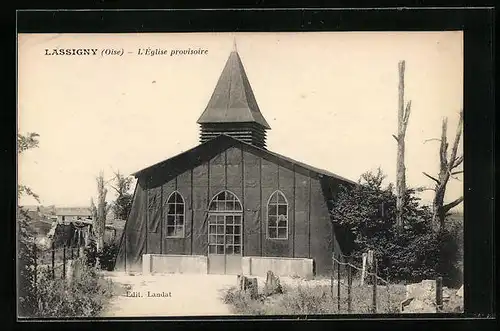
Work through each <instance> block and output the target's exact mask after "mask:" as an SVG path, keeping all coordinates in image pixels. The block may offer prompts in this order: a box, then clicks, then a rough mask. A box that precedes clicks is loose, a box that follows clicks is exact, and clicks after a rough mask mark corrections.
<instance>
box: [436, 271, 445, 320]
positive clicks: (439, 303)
mask: <svg viewBox="0 0 500 331" xmlns="http://www.w3.org/2000/svg"><path fill="white" fill-rule="evenodd" d="M436 309H437V311H438V312H441V311H442V309H443V277H437V278H436Z"/></svg>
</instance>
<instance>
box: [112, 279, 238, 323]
mask: <svg viewBox="0 0 500 331" xmlns="http://www.w3.org/2000/svg"><path fill="white" fill-rule="evenodd" d="M107 278H110V279H111V280H112V281H113V282H116V283H120V284H123V285H128V286H127V287H128V288H129V290H128V292H127V291H125V290H124V291H123V293H117V296H115V297H114V298H113V299H112V300H111V302H110V306H109V307H108V309H106V311H105V313H104V314H103V316H105V317H139V316H140V317H142V316H204V315H205V316H208V315H231V313H230V311H229V306H228V305H226V304H224V303H223V302H222V300H221V298H220V295H221V294H220V292H221V291H223V290H224V289H225V288H228V287H230V286H233V285H235V284H236V276H229V275H182V274H165V275H152V276H142V275H140V274H136V275H135V276H131V275H128V274H126V273H118V272H116V273H114V272H113V273H109V274H108V275H107Z"/></svg>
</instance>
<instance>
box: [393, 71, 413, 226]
mask: <svg viewBox="0 0 500 331" xmlns="http://www.w3.org/2000/svg"><path fill="white" fill-rule="evenodd" d="M404 73H405V61H401V62H399V89H398V134H397V136H394V135H393V137H394V139H396V141H397V143H398V152H397V160H396V211H397V213H396V226H397V227H401V226H402V225H403V207H404V198H405V194H406V168H405V135H406V127H407V125H408V119H409V117H410V109H411V108H410V107H411V102H408V104H407V105H406V109H405V106H404V89H405V86H404Z"/></svg>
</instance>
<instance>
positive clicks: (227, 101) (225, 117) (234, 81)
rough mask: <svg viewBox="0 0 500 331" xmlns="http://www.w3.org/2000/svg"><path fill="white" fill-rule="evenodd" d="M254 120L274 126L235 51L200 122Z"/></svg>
mask: <svg viewBox="0 0 500 331" xmlns="http://www.w3.org/2000/svg"><path fill="white" fill-rule="evenodd" d="M235 122H240V123H241V122H253V123H258V124H260V125H262V126H263V127H265V128H266V129H271V127H270V126H269V124H268V123H267V121H266V120H265V119H264V116H262V113H261V112H260V109H259V106H258V105H257V101H256V100H255V96H254V94H253V91H252V88H251V86H250V82H249V81H248V78H247V75H246V72H245V68H244V67H243V63H242V62H241V59H240V56H239V54H238V52H237V51H236V50H234V51H232V52H231V54H230V55H229V58H228V59H227V62H226V65H225V67H224V69H223V70H222V73H221V75H220V77H219V80H218V82H217V85H216V86H215V89H214V92H213V94H212V97H211V98H210V101H209V102H208V105H207V107H206V108H205V111H204V112H203V113H202V114H201V116H200V118H199V119H198V121H197V123H198V124H205V123H235Z"/></svg>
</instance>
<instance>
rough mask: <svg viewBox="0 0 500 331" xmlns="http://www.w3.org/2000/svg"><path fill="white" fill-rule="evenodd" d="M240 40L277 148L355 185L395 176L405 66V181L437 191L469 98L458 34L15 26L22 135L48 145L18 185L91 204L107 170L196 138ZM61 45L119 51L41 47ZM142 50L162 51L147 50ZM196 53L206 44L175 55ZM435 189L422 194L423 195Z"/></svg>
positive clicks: (454, 186)
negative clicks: (21, 29) (436, 178)
mask: <svg viewBox="0 0 500 331" xmlns="http://www.w3.org/2000/svg"><path fill="white" fill-rule="evenodd" d="M234 42H236V45H237V49H238V53H239V55H240V57H241V59H242V62H243V65H244V67H245V70H246V73H247V76H248V79H249V81H250V84H251V86H252V89H253V91H254V94H255V96H256V99H257V103H258V105H259V108H260V110H261V112H262V114H263V116H264V117H265V118H266V120H267V122H268V123H269V124H270V126H271V130H270V131H268V138H267V146H268V149H269V150H272V151H274V152H276V153H279V154H283V155H286V156H288V157H291V158H293V159H296V160H298V161H301V162H304V163H307V164H310V165H312V166H315V167H318V168H322V169H326V170H328V171H331V172H334V173H336V174H338V175H340V176H342V177H345V178H349V179H351V180H354V181H357V180H358V179H359V176H360V175H361V174H362V173H364V172H366V171H370V170H376V169H377V168H378V167H380V168H381V169H382V170H383V172H384V173H385V174H386V175H387V178H386V184H387V183H389V182H392V183H394V182H395V178H396V150H397V144H396V141H395V140H394V138H393V137H392V134H395V133H396V132H397V109H398V62H399V61H401V60H405V61H406V71H405V99H406V101H409V100H411V102H412V107H411V115H410V119H409V124H408V128H407V132H406V155H405V159H406V169H407V172H406V177H407V184H408V186H425V187H429V188H431V187H433V185H434V183H433V182H432V180H430V179H428V178H427V177H425V176H424V175H423V174H422V172H427V173H429V174H433V175H435V174H437V172H438V167H439V157H438V155H439V154H438V151H439V142H438V141H434V140H431V141H426V140H428V139H434V138H439V137H440V135H441V122H442V120H443V118H445V117H446V118H448V140H449V141H450V144H451V141H452V140H453V139H454V136H455V131H456V128H457V123H458V116H459V115H458V114H459V111H460V109H461V107H462V105H463V34H462V32H461V31H448V32H306V33H304V32H300V33H236V34H235V33H183V34H181V33H149V34H139V33H137V34H36V35H31V34H20V35H18V132H19V133H21V134H25V133H27V132H36V133H38V134H39V135H40V137H39V141H40V144H39V147H38V148H36V149H32V150H29V151H26V152H24V153H23V154H21V155H20V156H19V159H18V182H19V183H21V184H24V185H28V186H29V187H30V188H32V190H33V191H35V192H36V193H37V194H38V195H39V196H40V198H41V204H43V205H52V204H55V205H57V206H87V205H89V203H90V199H91V197H95V196H96V195H97V191H96V187H97V186H96V182H95V178H96V176H97V175H98V174H99V172H100V171H103V172H104V177H105V178H106V179H107V180H109V179H111V178H112V176H113V173H114V172H115V171H120V172H121V173H123V174H126V175H129V174H131V173H133V172H135V171H138V170H140V169H142V168H145V167H148V166H150V165H152V164H154V163H157V162H160V161H162V160H164V159H167V158H169V157H171V156H174V155H177V154H179V153H181V152H183V151H185V150H188V149H190V148H192V147H194V146H196V145H197V144H198V143H199V127H198V125H197V124H196V120H197V119H198V117H199V116H200V115H201V113H202V112H203V111H204V109H205V107H206V106H207V103H208V100H209V99H210V96H211V94H212V92H213V89H214V87H215V85H216V82H217V80H218V78H219V75H220V73H221V71H222V69H223V67H224V65H225V62H226V60H227V58H228V56H229V53H230V52H231V50H232V48H233V43H234ZM56 48H97V49H99V51H98V52H99V53H100V52H101V51H102V50H103V49H117V50H123V55H122V56H116V55H115V56H113V55H110V56H101V55H98V56H47V55H45V53H46V51H45V49H48V50H49V53H50V52H52V50H53V49H56ZM147 48H150V49H162V50H167V54H166V55H155V56H150V55H138V50H139V49H142V50H144V49H147ZM188 48H191V49H203V50H207V52H206V53H205V54H202V55H176V56H170V52H171V50H184V49H188ZM129 52H130V53H129ZM461 152H462V143H460V148H459V154H461ZM461 180H462V177H459V178H458V179H457V180H453V179H452V180H451V181H450V183H449V185H448V189H447V193H446V201H452V200H454V199H456V198H457V197H459V196H460V195H462V194H463V182H462V181H461ZM432 197H433V192H432V191H425V192H423V194H422V201H423V202H424V203H430V202H431V201H432ZM113 198H114V196H113V194H112V192H110V193H109V194H108V200H112V199H113ZM94 199H95V198H94ZM19 203H20V204H23V205H24V204H36V201H34V200H33V199H32V198H29V197H22V198H21V199H20V201H19ZM457 209H462V205H460V206H459V207H457Z"/></svg>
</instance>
